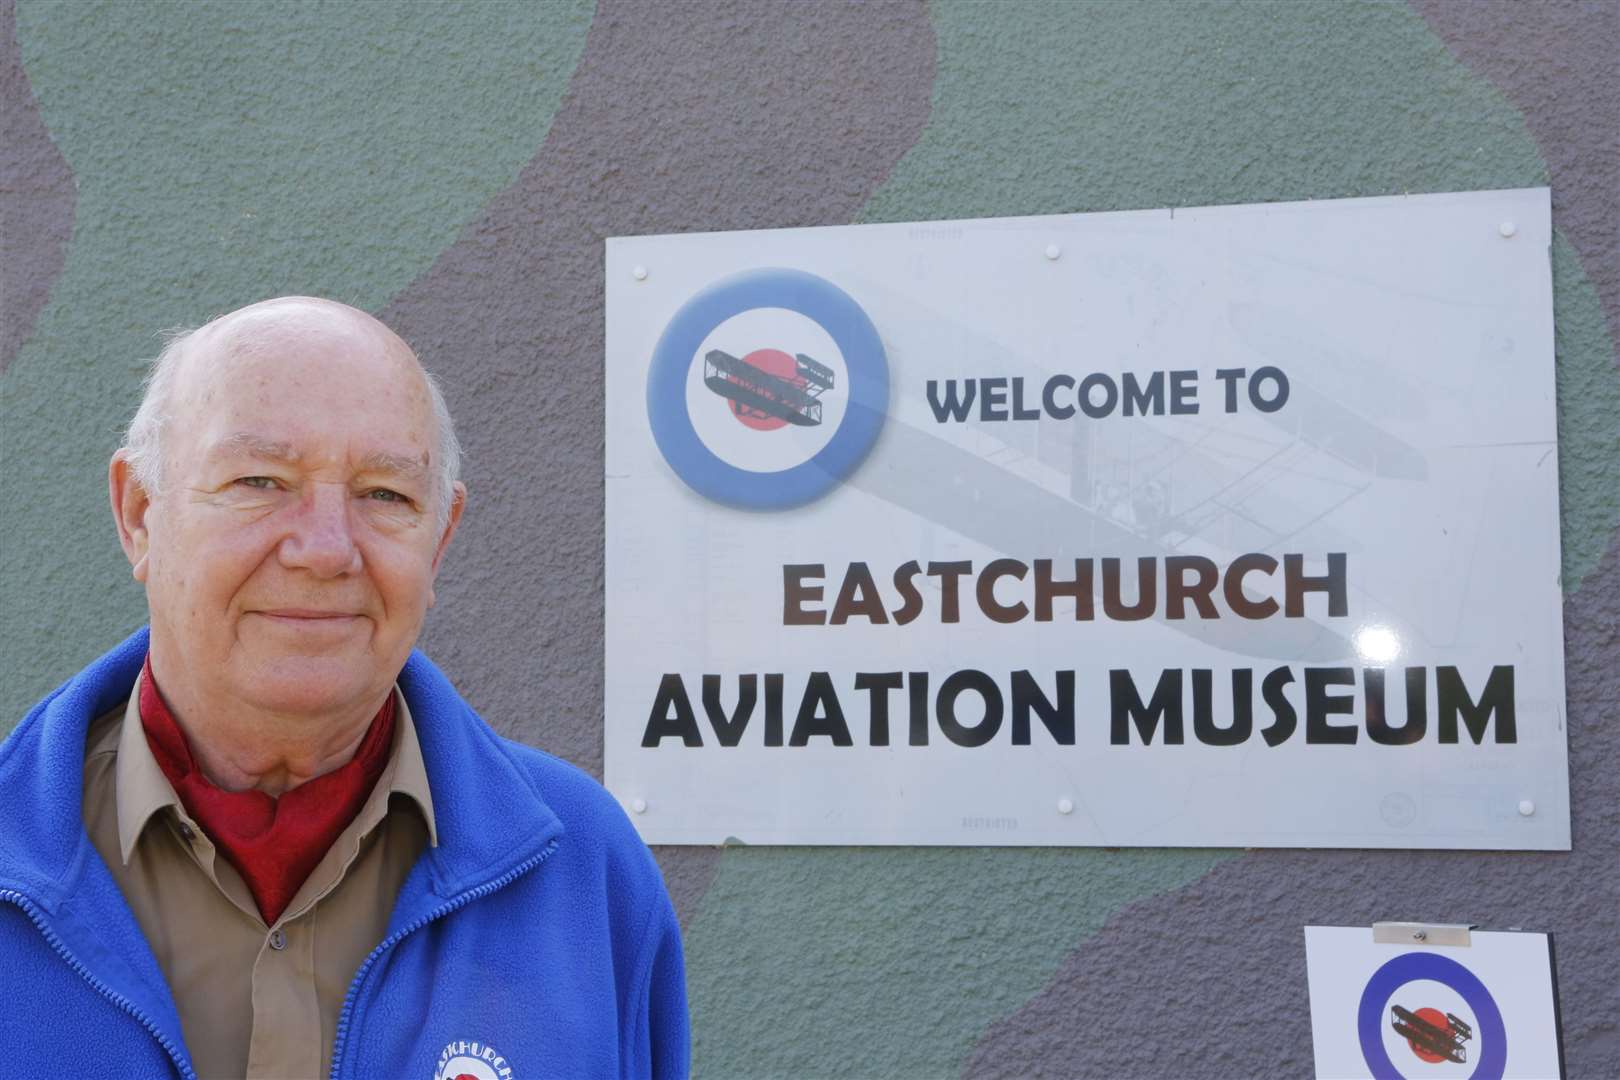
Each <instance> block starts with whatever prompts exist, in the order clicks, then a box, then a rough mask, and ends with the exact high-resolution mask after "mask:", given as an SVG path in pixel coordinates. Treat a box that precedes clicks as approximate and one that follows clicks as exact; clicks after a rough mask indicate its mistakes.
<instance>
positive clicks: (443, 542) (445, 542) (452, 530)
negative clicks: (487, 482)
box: [433, 480, 467, 574]
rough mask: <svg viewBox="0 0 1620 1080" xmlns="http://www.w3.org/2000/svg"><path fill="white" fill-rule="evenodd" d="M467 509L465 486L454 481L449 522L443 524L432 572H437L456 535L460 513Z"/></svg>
mask: <svg viewBox="0 0 1620 1080" xmlns="http://www.w3.org/2000/svg"><path fill="white" fill-rule="evenodd" d="M465 509H467V485H466V484H463V483H462V482H461V481H460V480H457V481H456V484H455V487H454V488H453V489H452V494H451V496H450V514H449V520H447V521H446V522H445V523H444V532H443V533H442V534H440V536H439V547H438V549H437V550H436V551H434V552H433V572H434V573H435V574H437V573H438V572H439V564H440V563H441V562H443V561H444V553H445V551H446V550H447V549H448V548H449V547H450V538H451V537H452V536H454V535H456V526H457V525H460V524H461V512H462V511H463V510H465Z"/></svg>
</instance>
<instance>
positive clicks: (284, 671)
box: [239, 651, 397, 716]
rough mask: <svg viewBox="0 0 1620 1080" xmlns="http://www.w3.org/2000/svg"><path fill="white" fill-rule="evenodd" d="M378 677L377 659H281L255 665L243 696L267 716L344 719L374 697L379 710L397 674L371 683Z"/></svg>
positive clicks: (246, 677)
mask: <svg viewBox="0 0 1620 1080" xmlns="http://www.w3.org/2000/svg"><path fill="white" fill-rule="evenodd" d="M375 671H376V659H375V658H374V657H372V656H369V655H345V653H344V652H342V651H339V652H336V653H328V654H325V655H313V656H310V655H295V656H278V657H275V658H273V659H267V660H265V661H263V662H261V663H258V664H255V665H253V670H252V671H251V672H250V673H246V674H245V675H244V677H243V678H242V679H241V680H240V682H239V685H240V687H241V691H240V695H239V696H240V697H241V698H242V699H243V700H244V701H247V702H249V703H251V704H252V705H254V706H255V707H256V708H260V709H263V710H265V711H267V712H277V713H292V714H304V715H310V716H319V715H323V714H336V713H340V712H343V711H346V710H348V709H352V708H353V707H354V706H355V705H357V704H360V703H362V702H363V701H364V699H366V698H367V697H370V696H376V697H378V698H379V701H378V702H376V704H377V705H379V706H380V705H381V700H380V699H381V698H382V697H383V696H384V695H385V693H386V689H387V687H388V686H389V685H390V684H391V683H392V682H393V676H394V675H395V674H397V672H392V673H389V674H388V676H387V681H386V682H381V683H380V684H379V681H378V680H377V679H373V678H370V677H368V676H371V675H372V674H374V673H375ZM365 704H367V705H370V704H371V703H370V702H365Z"/></svg>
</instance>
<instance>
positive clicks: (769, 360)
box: [647, 269, 889, 510]
mask: <svg viewBox="0 0 1620 1080" xmlns="http://www.w3.org/2000/svg"><path fill="white" fill-rule="evenodd" d="M767 312H770V313H778V314H781V313H786V314H787V316H788V317H789V318H790V319H802V320H808V323H809V324H810V325H811V326H813V328H814V334H813V335H812V337H813V338H814V339H815V340H817V341H819V342H820V343H821V344H819V345H804V344H802V342H804V341H807V340H810V338H807V337H805V336H804V335H802V334H801V335H800V336H799V337H798V338H797V339H796V340H798V341H800V342H801V344H800V345H799V346H798V347H793V346H791V345H790V343H789V342H788V341H785V340H754V339H748V340H747V344H746V346H745V347H742V348H737V349H727V348H719V347H715V344H716V342H715V340H714V338H715V335H716V332H717V331H718V330H720V329H721V328H722V327H723V326H726V325H742V326H750V325H756V323H754V322H749V321H745V320H746V317H747V316H749V315H750V314H751V313H753V314H759V313H767ZM778 325H789V324H787V323H781V322H780V321H779V322H778ZM756 336H757V335H756ZM778 336H780V335H778ZM767 337H769V335H767ZM706 343H707V344H708V346H709V347H707V348H706V347H705V344H706ZM784 346H786V347H784ZM823 348H825V350H827V351H823ZM814 352H821V353H822V355H820V356H817V355H812V353H814ZM829 353H830V355H829ZM840 368H841V369H842V370H840ZM699 375H701V384H699V383H698V382H697V381H696V379H697V377H698V376H699ZM697 385H701V387H702V389H703V393H702V395H701V397H702V400H701V401H700V402H699V404H700V405H702V404H707V403H714V404H713V407H714V408H716V409H721V408H723V409H724V410H725V413H724V414H725V415H727V416H729V417H730V420H727V421H724V423H725V424H726V426H727V427H729V428H731V430H732V431H735V432H738V433H739V436H738V438H740V439H741V441H735V440H734V441H731V442H729V443H728V445H727V446H725V447H720V446H717V445H716V439H717V436H720V437H724V434H725V433H723V432H718V433H717V431H716V429H715V428H714V427H713V426H712V424H699V423H694V419H693V400H694V399H693V396H692V394H691V393H689V386H697ZM888 406H889V365H888V359H887V358H886V357H885V355H884V352H883V343H882V341H881V340H880V339H879V337H878V332H877V328H876V327H874V326H873V325H872V320H871V319H870V318H869V317H868V316H867V314H866V312H865V311H864V310H863V309H862V308H861V306H860V304H858V303H856V302H855V300H854V299H852V298H851V297H850V295H849V294H848V293H846V292H844V291H843V290H842V289H840V288H839V287H838V286H836V285H834V284H833V283H832V282H830V281H828V280H826V279H825V278H821V277H817V276H816V275H814V274H810V273H806V272H804V271H802V270H786V269H763V270H750V271H746V272H744V273H740V274H735V275H733V276H731V277H728V278H724V279H722V280H720V281H718V282H715V283H714V284H713V285H711V286H709V287H708V288H706V289H704V290H703V291H702V292H700V293H698V294H697V295H696V296H694V297H692V299H690V300H688V301H687V302H686V303H685V304H684V305H683V306H682V307H681V309H680V310H679V311H677V312H676V313H675V316H674V318H672V319H671V320H670V322H669V325H668V326H667V327H665V328H664V333H663V335H662V336H661V337H660V338H659V339H658V344H657V346H656V347H655V348H654V350H653V357H652V365H651V370H650V371H649V373H648V378H647V418H648V421H649V424H650V426H651V429H652V434H653V440H654V442H656V443H657V445H658V450H659V452H660V453H662V454H663V455H664V460H665V461H667V462H668V463H669V466H670V468H672V469H674V470H675V473H676V475H677V476H679V477H680V478H681V480H682V481H684V482H685V483H686V485H687V486H688V487H690V488H691V489H692V490H693V491H696V492H697V493H698V494H700V495H702V496H704V497H705V498H708V499H712V500H713V501H715V502H718V503H723V504H725V505H727V506H734V507H738V508H741V509H747V510H786V509H790V508H792V507H796V506H802V505H804V504H805V503H808V502H812V501H814V500H816V499H819V498H821V497H822V496H823V495H826V494H827V493H828V492H830V491H831V490H832V489H833V488H835V487H837V486H838V485H839V484H840V483H842V482H843V481H844V480H845V479H846V478H847V477H848V476H849V475H850V474H851V473H852V472H854V470H855V468H856V467H857V466H858V465H860V463H861V461H862V460H863V459H864V458H865V457H866V455H867V453H868V452H869V451H870V450H871V449H872V445H873V443H875V442H876V441H877V436H878V432H879V431H880V430H881V428H882V426H883V420H884V417H885V415H886V414H887V412H888ZM732 421H735V424H734V425H733V424H732ZM827 429H831V430H830V431H829V430H827ZM795 435H797V436H798V437H800V438H801V439H802V440H803V441H802V442H793V441H792V440H793V438H794V437H795ZM767 439H769V440H776V441H775V442H773V443H771V444H770V446H769V448H770V449H771V451H772V453H771V454H770V455H768V456H765V455H760V460H759V461H757V462H755V461H749V460H748V456H749V451H748V447H750V446H753V447H759V446H761V445H764V444H763V443H762V440H767ZM749 440H752V442H749ZM795 446H804V447H807V449H806V450H805V451H804V452H803V453H802V454H800V455H799V457H798V459H796V460H795V459H794V457H793V453H792V447H795ZM739 447H741V448H742V449H741V450H739ZM784 448H787V452H786V454H785V455H784V453H783V450H784Z"/></svg>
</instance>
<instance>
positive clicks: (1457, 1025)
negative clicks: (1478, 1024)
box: [1390, 1005, 1474, 1065]
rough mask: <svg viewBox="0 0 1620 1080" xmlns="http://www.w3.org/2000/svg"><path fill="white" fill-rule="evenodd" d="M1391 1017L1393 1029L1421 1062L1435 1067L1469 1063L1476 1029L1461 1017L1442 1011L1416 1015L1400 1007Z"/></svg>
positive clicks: (1423, 1011) (1420, 1010) (1392, 1007)
mask: <svg viewBox="0 0 1620 1080" xmlns="http://www.w3.org/2000/svg"><path fill="white" fill-rule="evenodd" d="M1390 1013H1391V1014H1392V1015H1391V1019H1390V1026H1391V1027H1392V1028H1394V1029H1395V1034H1397V1035H1399V1036H1400V1037H1401V1038H1403V1039H1405V1040H1406V1045H1408V1046H1410V1047H1411V1048H1412V1053H1414V1054H1416V1055H1417V1057H1418V1060H1420V1061H1427V1062H1429V1063H1430V1064H1431V1065H1432V1064H1435V1063H1437V1062H1441V1061H1454V1062H1457V1063H1458V1064H1462V1063H1463V1062H1465V1061H1467V1060H1468V1047H1467V1045H1466V1044H1467V1042H1468V1040H1469V1039H1472V1038H1473V1037H1474V1029H1473V1028H1472V1027H1470V1026H1469V1025H1468V1023H1467V1022H1466V1021H1464V1020H1463V1019H1462V1018H1461V1017H1460V1016H1457V1015H1456V1014H1455V1013H1443V1012H1441V1011H1440V1010H1439V1009H1419V1010H1418V1011H1417V1012H1412V1011H1411V1010H1409V1009H1405V1008H1402V1007H1401V1006H1399V1005H1393V1006H1391V1007H1390Z"/></svg>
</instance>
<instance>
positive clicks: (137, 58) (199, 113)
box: [0, 0, 593, 732]
mask: <svg viewBox="0 0 1620 1080" xmlns="http://www.w3.org/2000/svg"><path fill="white" fill-rule="evenodd" d="M592 10H593V6H592V3H591V2H590V0H552V2H548V3H545V4H513V3H477V4H471V3H469V4H450V3H435V4H383V3H376V4H352V3H338V4H313V3H300V4H289V3H265V2H256V3H236V2H223V3H221V2H216V3H206V4H204V3H187V4H178V3H139V4H136V3H127V2H122V0H110V2H103V3H74V4H63V3H44V2H33V3H30V2H26V0H25V2H24V3H22V4H21V5H20V8H19V10H18V13H17V21H18V37H19V41H20V44H21V48H22V53H23V60H24V64H25V66H26V68H27V71H28V75H29V78H30V80H31V81H32V84H33V88H34V92H35V94H36V96H37V97H38V99H39V102H40V107H41V110H42V115H43V117H44V120H45V123H46V126H47V127H48V129H49V130H50V132H51V135H52V138H53V139H54V140H55V142H56V145H57V146H58V147H59V148H60V149H61V151H62V153H63V155H64V156H65V157H66V159H67V161H68V163H69V165H70V166H71V167H72V169H73V172H74V176H75V178H76V180H77V183H78V189H79V190H78V204H77V212H76V220H75V223H74V231H73V240H72V244H71V247H70V249H69V252H68V258H67V264H66V266H65V268H64V270H63V272H62V276H61V278H60V279H59V280H58V281H57V282H56V285H55V287H54V290H53V293H52V297H51V302H50V303H49V304H48V305H47V307H46V309H45V311H44V312H42V313H41V316H40V318H39V322H38V325H37V327H36V330H35V333H34V336H33V338H32V340H30V341H29V343H28V344H27V345H26V346H25V348H24V349H23V351H22V352H21V353H20V354H19V355H18V356H17V358H16V359H15V360H14V361H13V363H12V364H11V366H10V367H9V368H8V369H7V371H6V374H5V375H4V377H3V380H0V463H3V468H0V505H4V506H5V507H6V526H5V538H4V543H3V545H0V596H4V597H5V614H4V618H3V619H0V670H3V671H4V672H5V673H6V678H5V680H4V682H3V689H0V732H3V731H5V730H8V729H9V727H10V726H11V724H12V723H14V722H15V720H16V719H17V718H18V717H19V716H20V714H21V712H22V711H23V710H24V709H25V708H27V706H28V705H29V704H31V703H32V702H33V701H34V700H36V699H37V698H38V697H39V696H40V695H41V694H42V693H43V692H44V691H46V690H48V689H49V688H50V686H51V685H52V684H53V683H54V682H56V681H57V680H59V679H61V678H62V677H64V676H65V675H67V674H68V673H70V672H72V671H73V670H76V669H77V668H78V667H79V666H80V665H81V664H82V663H84V662H85V661H86V660H88V659H89V658H90V657H91V656H93V655H95V654H96V653H97V652H99V651H100V650H101V649H103V648H105V647H108V646H110V645H111V644H112V643H113V642H114V641H116V640H117V639H118V638H119V637H120V636H122V634H124V633H125V632H127V631H128V630H130V629H132V628H133V627H134V626H136V625H138V624H139V623H140V622H141V621H142V619H143V617H144V599H143V597H142V596H141V594H140V593H139V591H138V590H137V589H136V588H135V587H134V586H133V584H130V585H126V586H122V587H120V586H117V585H116V584H115V583H117V582H119V581H120V580H125V581H127V580H128V578H127V569H126V568H125V567H124V564H123V557H122V555H121V554H120V553H119V551H118V547H117V543H116V540H115V537H114V534H113V529H112V523H111V520H110V516H109V514H108V511H107V508H106V497H105V495H104V494H103V492H104V489H105V481H104V480H103V479H102V477H103V476H104V474H105V466H106V459H107V456H108V454H110V453H111V451H112V450H113V448H114V447H115V446H116V445H117V437H118V432H119V430H120V428H121V427H122V425H123V423H124V422H125V421H126V420H127V419H128V416H129V414H130V412H132V411H133V407H134V404H135V400H136V397H137V395H138V386H139V379H140V375H141V372H142V370H143V364H142V360H143V358H146V357H150V356H152V355H153V354H155V353H156V352H157V350H158V347H159V342H158V339H157V336H156V334H155V331H156V330H158V329H159V328H161V327H165V326H175V325H194V324H197V323H199V322H202V321H205V320H206V319H208V318H209V317H211V316H212V315H215V314H218V313H221V312H224V311H228V310H230V309H232V308H235V307H237V306H240V305H241V304H244V303H247V302H250V301H253V300H257V299H261V298H264V297H267V296H275V295H278V294H284V293H314V294H318V295H322V296H330V297H333V298H335V299H340V300H344V301H347V302H349V303H352V304H355V305H357V306H359V307H362V308H368V309H373V310H375V309H377V308H379V307H381V306H382V305H383V304H385V303H386V302H387V301H388V299H389V298H390V297H391V296H393V295H394V294H395V293H396V292H398V291H399V290H400V289H402V288H403V287H404V286H406V285H407V284H409V283H410V282H411V281H412V280H413V279H414V278H416V277H417V276H418V275H419V274H421V273H422V272H423V271H424V270H426V269H427V268H428V267H429V266H430V265H432V262H433V260H434V258H435V257H436V256H437V255H438V254H439V252H441V251H442V250H444V249H445V248H446V247H448V246H449V245H450V244H451V242H452V241H454V240H455V239H456V237H457V236H458V235H459V233H460V231H461V229H462V227H463V226H464V225H466V224H467V222H468V221H469V220H471V219H472V218H473V217H474V215H476V214H477V213H478V212H479V210H480V209H481V208H482V207H483V206H484V205H485V204H486V203H487V202H488V201H489V199H490V198H491V197H492V196H494V195H495V194H496V193H497V192H498V191H500V190H501V189H502V188H504V187H506V186H507V185H508V184H510V183H511V182H512V180H513V179H514V178H515V177H516V176H517V173H518V170H519V169H520V168H522V166H523V165H524V164H525V163H526V162H527V161H529V160H530V159H531V158H532V157H533V156H534V154H535V152H536V150H537V149H538V148H539V146H540V144H541V142H542V141H543V140H544V138H545V135H546V131H547V129H548V128H549V126H550V124H551V120H552V117H553V115H554V114H555V113H556V110H557V107H558V105H559V104H560V102H561V100H562V96H563V93H564V91H565V90H566V89H567V86H568V81H569V78H570V77H571V75H572V74H573V71H574V67H575V65H576V63H577V62H578V60H579V57H580V53H581V51H582V49H583V48H584V43H585V34H586V30H587V28H588V26H589V25H590V20H591V15H592ZM429 359H430V361H431V358H429Z"/></svg>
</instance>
